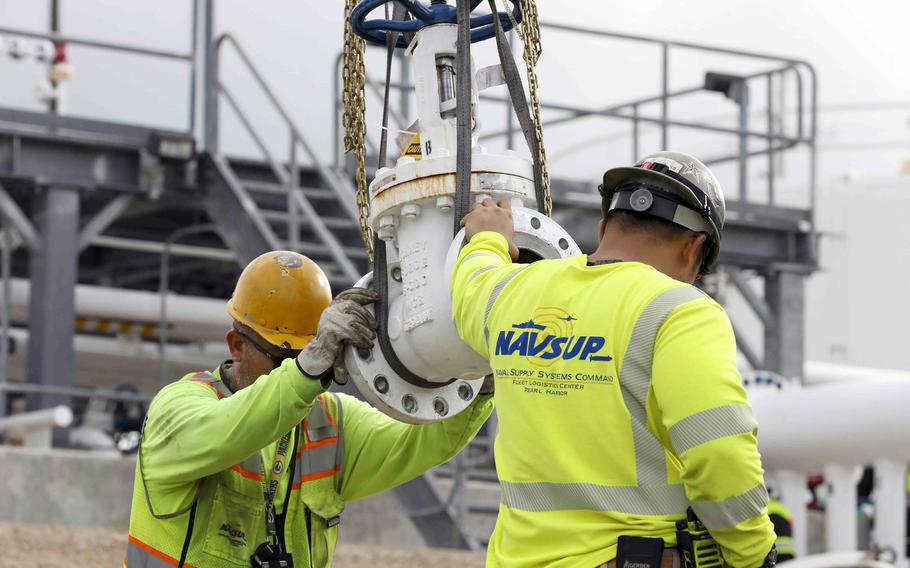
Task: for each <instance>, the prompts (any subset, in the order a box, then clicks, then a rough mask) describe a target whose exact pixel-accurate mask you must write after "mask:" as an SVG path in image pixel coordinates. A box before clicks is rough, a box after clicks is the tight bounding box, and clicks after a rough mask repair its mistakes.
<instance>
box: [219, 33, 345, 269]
mask: <svg viewBox="0 0 910 568" xmlns="http://www.w3.org/2000/svg"><path fill="white" fill-rule="evenodd" d="M225 44H230V45H231V46H232V47H233V48H234V51H235V52H236V53H237V55H238V56H239V57H240V60H241V61H242V62H243V64H244V65H245V67H246V69H247V70H248V71H249V72H250V74H251V75H252V76H253V78H254V79H255V80H256V83H257V84H258V85H259V87H260V89H261V90H262V91H263V93H264V94H265V95H266V97H267V98H268V100H269V101H270V102H271V103H272V107H273V108H274V110H275V111H277V113H278V115H279V116H280V117H281V119H282V121H283V122H284V125H285V126H286V127H287V129H288V133H289V144H288V160H287V164H288V167H287V168H286V167H285V166H283V165H282V164H281V163H280V162H279V161H278V159H276V158H275V156H274V154H273V153H272V152H271V151H270V150H269V149H268V147H267V146H266V144H265V142H264V141H263V139H262V137H261V136H260V135H259V133H258V131H257V130H256V128H255V127H254V126H253V124H252V122H251V121H250V119H249V118H248V116H247V114H246V113H245V112H244V111H243V109H242V108H241V107H240V105H239V103H238V102H237V99H236V98H235V97H234V96H233V95H232V94H231V92H230V90H229V89H228V88H227V87H226V86H225V84H224V83H223V82H222V81H221V79H220V75H219V73H218V63H219V61H220V59H221V49H222V47H223V46H224V45H225ZM214 49H215V86H214V88H215V89H216V90H217V92H218V93H219V94H221V95H222V96H223V97H224V100H225V101H226V102H227V103H228V106H230V107H231V109H232V110H233V111H234V112H235V113H236V115H237V117H238V119H239V120H240V123H241V125H242V126H243V127H244V129H245V130H246V132H247V133H248V134H249V135H250V137H251V139H252V140H253V143H254V144H255V145H256V147H257V148H258V149H259V151H260V153H261V154H262V156H263V158H264V159H265V160H266V162H268V165H269V168H270V169H271V170H272V173H273V174H274V175H275V177H276V178H278V180H279V182H280V183H281V185H283V186H284V187H285V188H286V189H287V193H288V214H289V219H290V220H289V230H288V233H289V235H290V239H289V241H290V243H289V244H290V245H291V246H292V247H293V246H296V245H297V244H298V243H297V242H296V241H295V239H296V238H297V235H296V231H297V228H298V227H299V225H298V223H299V215H300V214H302V216H303V218H305V219H306V220H307V222H309V223H310V225H311V226H312V227H313V230H314V231H315V232H316V234H317V235H318V236H319V238H320V239H321V240H322V241H323V242H324V243H325V245H326V246H327V247H328V249H329V252H330V254H331V256H332V258H333V259H334V260H335V262H337V263H338V266H339V267H340V268H341V270H342V271H343V272H344V274H345V275H346V276H347V277H348V278H350V279H351V280H352V281H356V280H358V279H359V277H360V272H359V271H358V270H357V268H356V267H355V266H354V264H353V263H352V262H351V260H350V259H349V258H348V256H347V254H346V253H345V251H344V248H343V246H342V244H341V242H340V241H339V240H338V238H337V237H336V236H335V235H334V234H333V233H332V231H331V230H330V229H329V228H328V227H327V226H326V224H325V222H324V221H323V220H322V218H321V217H320V216H319V215H318V214H317V213H316V210H315V209H314V208H313V206H312V204H311V203H310V202H309V200H308V199H307V197H306V195H305V194H304V192H303V191H302V190H301V188H300V187H299V173H298V172H299V167H300V164H299V162H298V158H297V149H298V148H302V149H303V151H304V154H306V157H307V158H308V159H309V161H310V164H311V166H312V167H313V168H314V169H315V170H316V172H317V173H318V175H319V177H320V179H321V180H322V181H323V182H324V183H325V184H326V185H328V186H329V188H330V189H331V190H332V191H333V192H334V194H335V196H336V197H337V198H338V201H339V202H340V203H341V204H342V206H343V208H344V210H345V211H346V212H347V213H348V215H349V216H350V217H351V219H352V220H353V221H354V222H355V223H356V222H357V220H358V219H359V212H358V209H357V204H356V201H355V195H354V187H353V186H352V185H351V184H350V182H348V181H347V180H346V179H345V178H343V177H341V176H339V175H338V174H336V173H335V172H333V171H332V170H331V169H330V168H329V167H328V166H326V165H325V164H324V163H323V162H322V160H321V159H320V158H319V156H318V155H317V154H316V152H315V151H314V150H313V148H312V146H310V144H309V143H308V142H307V140H306V138H305V137H304V136H303V134H302V131H301V129H300V128H299V127H298V126H297V124H296V123H295V122H294V120H293V119H292V118H291V115H290V113H289V112H288V110H287V108H286V107H285V106H284V104H282V103H281V101H280V100H279V99H278V97H277V96H276V95H275V92H274V90H273V89H272V87H271V86H270V85H269V84H268V83H267V82H266V80H265V79H264V78H263V77H262V75H261V74H260V73H259V70H258V69H257V67H256V66H255V64H254V63H253V62H252V60H251V59H250V57H249V55H248V54H247V52H246V51H245V50H244V49H243V47H241V45H240V43H239V42H238V41H237V39H236V38H234V37H233V36H232V35H230V34H222V35H221V36H219V37H218V39H217V40H215V47H214ZM210 112H217V109H215V110H214V111H212V110H210ZM207 130H209V129H207ZM206 136H207V141H206V146H207V147H208V148H209V150H210V151H216V150H217V148H218V129H217V120H215V121H214V129H213V130H211V131H209V132H207V134H206Z"/></svg>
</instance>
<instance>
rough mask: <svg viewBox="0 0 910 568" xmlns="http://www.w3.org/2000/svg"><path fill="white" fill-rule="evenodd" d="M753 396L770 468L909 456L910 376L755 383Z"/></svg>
mask: <svg viewBox="0 0 910 568" xmlns="http://www.w3.org/2000/svg"><path fill="white" fill-rule="evenodd" d="M749 398H750V400H751V401H752V406H753V408H754V410H755V415H756V418H757V419H758V424H759V435H758V443H759V449H760V450H761V454H762V461H763V462H764V464H765V466H766V467H767V468H768V469H772V470H773V469H790V470H794V471H798V472H806V471H809V470H810V469H818V468H821V467H823V466H825V465H829V464H838V465H845V466H849V465H863V464H868V463H872V462H874V461H876V460H880V459H890V460H893V461H896V462H901V463H908V462H910V442H908V439H907V432H910V412H908V411H907V409H908V408H910V381H905V380H902V379H893V378H892V379H887V378H873V379H869V380H865V381H862V382H842V383H829V384H823V385H817V386H809V387H799V386H792V385H785V387H784V388H782V389H778V388H775V387H769V386H755V387H752V388H750V389H749Z"/></svg>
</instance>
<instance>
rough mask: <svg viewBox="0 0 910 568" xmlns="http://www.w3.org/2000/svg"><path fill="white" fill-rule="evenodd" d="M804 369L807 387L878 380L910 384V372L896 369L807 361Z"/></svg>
mask: <svg viewBox="0 0 910 568" xmlns="http://www.w3.org/2000/svg"><path fill="white" fill-rule="evenodd" d="M804 369H805V377H804V378H805V383H806V385H817V384H822V383H844V382H848V383H853V382H865V381H869V380H878V379H890V380H901V381H907V382H908V383H910V372H908V371H901V370H895V369H879V368H876V367H860V366H856V365H842V364H840V363H828V362H825V361H806V364H805V367H804Z"/></svg>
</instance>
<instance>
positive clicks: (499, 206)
mask: <svg viewBox="0 0 910 568" xmlns="http://www.w3.org/2000/svg"><path fill="white" fill-rule="evenodd" d="M461 226H462V227H464V229H465V240H467V241H470V240H471V237H473V236H474V235H476V234H477V233H481V232H483V231H493V232H495V233H499V234H500V235H502V236H504V237H505V238H506V240H507V241H508V242H509V255H510V256H511V257H512V260H518V247H517V246H515V240H514V236H515V227H514V225H513V224H512V204H511V203H510V202H509V200H508V199H505V198H503V199H500V200H499V203H496V202H495V201H493V200H492V199H490V198H489V197H488V198H486V199H484V200H483V202H481V203H476V204H475V205H474V207H472V208H471V212H470V213H468V214H467V215H465V216H464V219H462V220H461Z"/></svg>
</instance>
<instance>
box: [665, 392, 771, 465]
mask: <svg viewBox="0 0 910 568" xmlns="http://www.w3.org/2000/svg"><path fill="white" fill-rule="evenodd" d="M757 427H758V423H757V422H756V421H755V416H754V415H753V414H752V409H751V408H749V407H748V406H746V405H743V404H732V405H729V406H718V407H717V408H709V409H708V410H703V411H701V412H699V413H696V414H693V415H692V416H687V417H686V418H683V419H682V420H680V421H679V422H677V423H676V424H674V425H673V426H672V427H670V430H669V432H668V433H669V435H670V442H671V443H672V444H673V448H674V449H675V450H676V452H677V453H678V454H682V453H683V452H685V451H687V450H691V449H692V448H694V447H696V446H700V445H701V444H705V443H707V442H710V441H712V440H718V439H720V438H726V437H727V436H735V435H737V434H748V433H749V432H753V431H755V429H756V428H757Z"/></svg>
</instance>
